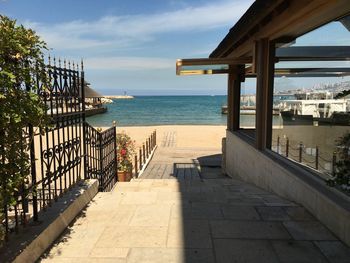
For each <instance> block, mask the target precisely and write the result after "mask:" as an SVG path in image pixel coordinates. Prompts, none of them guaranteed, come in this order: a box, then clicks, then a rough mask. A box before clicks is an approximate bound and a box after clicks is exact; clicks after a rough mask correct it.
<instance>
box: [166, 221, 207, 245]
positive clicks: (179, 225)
mask: <svg viewBox="0 0 350 263" xmlns="http://www.w3.org/2000/svg"><path fill="white" fill-rule="evenodd" d="M167 247H171V248H211V247H212V241H211V235H210V230H209V222H208V221H207V220H184V221H179V220H176V219H172V220H171V221H170V225H169V231H168V239H167Z"/></svg>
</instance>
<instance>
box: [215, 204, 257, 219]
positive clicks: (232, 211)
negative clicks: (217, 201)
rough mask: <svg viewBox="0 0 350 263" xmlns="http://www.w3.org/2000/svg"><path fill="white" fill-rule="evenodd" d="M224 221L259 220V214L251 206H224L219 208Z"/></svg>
mask: <svg viewBox="0 0 350 263" xmlns="http://www.w3.org/2000/svg"><path fill="white" fill-rule="evenodd" d="M221 210H222V213H223V215H224V218H225V219H232V220H260V216H259V214H258V213H257V212H256V209H255V208H254V207H252V206H233V205H230V206H228V205H225V206H223V207H222V208H221Z"/></svg>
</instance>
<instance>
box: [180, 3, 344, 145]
mask: <svg viewBox="0 0 350 263" xmlns="http://www.w3.org/2000/svg"><path fill="white" fill-rule="evenodd" d="M349 13H350V4H349V1H347V0H339V1H325V0H308V1H302V0H257V1H255V2H254V3H253V4H252V6H251V7H250V8H249V9H248V10H247V12H246V13H245V14H244V15H243V16H242V17H241V19H240V20H239V21H238V22H237V23H236V24H235V26H234V27H232V28H231V29H230V31H229V33H228V34H227V35H226V37H225V38H224V39H223V40H222V41H221V43H220V44H219V45H218V47H217V48H216V49H215V50H214V51H213V52H212V53H211V54H210V56H209V58H204V59H182V60H177V62H176V73H177V74H178V75H191V74H192V75H193V74H228V101H227V106H228V120H227V128H228V130H229V131H232V132H235V131H240V132H243V131H241V130H240V128H239V116H240V95H241V94H240V91H241V82H243V81H244V80H245V78H256V81H257V82H256V129H255V132H253V133H252V132H250V133H249V134H250V135H251V134H254V138H253V141H254V144H255V146H256V148H257V149H260V150H263V149H270V148H271V137H272V104H273V82H274V78H275V77H280V76H288V77H342V76H349V75H350V68H347V67H341V68H334V67H317V68H315V67H312V68H307V67H302V68H295V67H293V68H276V67H275V64H276V63H277V62H291V61H297V62H300V61H350V46H312V47H310V46H290V44H291V43H293V42H294V41H295V39H296V38H297V37H299V36H300V35H303V34H305V33H307V32H309V31H311V30H313V29H315V28H317V27H319V26H321V25H323V24H326V23H328V22H330V21H332V20H335V19H337V20H339V21H341V22H342V24H343V25H344V27H346V28H347V30H349V29H350V23H349V20H350V19H349V17H348V14H349ZM250 137H251V136H250Z"/></svg>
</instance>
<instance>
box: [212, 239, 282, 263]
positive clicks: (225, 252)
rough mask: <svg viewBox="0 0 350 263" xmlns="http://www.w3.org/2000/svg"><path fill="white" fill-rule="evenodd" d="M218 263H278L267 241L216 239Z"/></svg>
mask: <svg viewBox="0 0 350 263" xmlns="http://www.w3.org/2000/svg"><path fill="white" fill-rule="evenodd" d="M214 246H215V254H216V262H217V263H233V262H237V263H239V262H242V263H243V262H244V263H275V262H276V263H277V262H279V260H278V258H277V255H276V254H275V252H274V250H273V248H272V246H271V244H270V243H269V242H268V241H266V240H234V239H215V240H214Z"/></svg>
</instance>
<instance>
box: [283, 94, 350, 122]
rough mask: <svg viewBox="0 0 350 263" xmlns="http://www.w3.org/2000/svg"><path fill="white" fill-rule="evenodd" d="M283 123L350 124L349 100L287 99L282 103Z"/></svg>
mask: <svg viewBox="0 0 350 263" xmlns="http://www.w3.org/2000/svg"><path fill="white" fill-rule="evenodd" d="M280 108H281V111H280V112H281V117H282V119H283V125H315V124H316V125H341V126H347V125H350V112H349V100H347V99H316V100H315V99H302V100H285V101H283V102H282V103H281V105H280Z"/></svg>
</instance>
